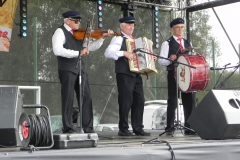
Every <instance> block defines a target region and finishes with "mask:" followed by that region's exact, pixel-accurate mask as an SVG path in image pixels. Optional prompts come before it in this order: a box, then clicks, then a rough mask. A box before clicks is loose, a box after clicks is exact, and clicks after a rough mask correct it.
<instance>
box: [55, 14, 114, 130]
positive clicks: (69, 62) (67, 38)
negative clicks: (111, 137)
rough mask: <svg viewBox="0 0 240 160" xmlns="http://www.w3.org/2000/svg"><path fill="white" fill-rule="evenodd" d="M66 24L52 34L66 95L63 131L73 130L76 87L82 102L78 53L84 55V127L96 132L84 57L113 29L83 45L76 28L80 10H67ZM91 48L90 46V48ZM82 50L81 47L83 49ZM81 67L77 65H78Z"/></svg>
mask: <svg viewBox="0 0 240 160" xmlns="http://www.w3.org/2000/svg"><path fill="white" fill-rule="evenodd" d="M62 16H63V18H64V24H63V25H61V26H60V27H58V28H57V29H56V30H55V32H54V34H53V36H52V47H53V52H54V54H55V55H56V56H57V60H58V74H59V80H60V83H61V98H62V100H61V101H62V123H63V130H62V132H63V133H73V132H74V129H73V124H72V121H73V120H72V114H73V113H72V111H73V110H74V109H73V98H74V90H75V93H76V97H77V100H78V105H79V72H80V69H79V68H80V66H79V65H77V62H78V56H79V54H80V56H81V57H82V58H81V59H82V66H81V73H82V81H81V82H82V83H81V85H82V86H81V88H82V90H83V92H82V97H83V101H82V116H83V117H82V127H83V130H84V132H85V133H94V130H93V111H92V98H91V94H90V88H89V83H88V75H87V72H86V70H85V65H84V56H86V55H88V54H89V51H94V50H97V49H98V48H100V47H101V45H102V44H103V41H104V38H105V37H107V36H110V35H111V34H113V31H111V30H108V33H105V34H103V36H102V38H100V39H98V40H96V41H93V42H90V44H89V46H86V45H84V47H83V48H81V46H82V43H83V40H76V39H75V38H74V36H73V33H72V32H71V31H72V30H77V29H78V28H79V25H80V21H81V17H80V13H79V12H77V11H67V12H65V13H63V14H62ZM86 47H88V48H86ZM80 49H81V50H80ZM76 66H77V68H76Z"/></svg>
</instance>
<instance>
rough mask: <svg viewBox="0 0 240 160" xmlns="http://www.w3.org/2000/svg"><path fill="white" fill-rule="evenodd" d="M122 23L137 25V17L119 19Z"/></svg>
mask: <svg viewBox="0 0 240 160" xmlns="http://www.w3.org/2000/svg"><path fill="white" fill-rule="evenodd" d="M119 22H120V23H135V17H132V16H129V17H123V18H120V19H119Z"/></svg>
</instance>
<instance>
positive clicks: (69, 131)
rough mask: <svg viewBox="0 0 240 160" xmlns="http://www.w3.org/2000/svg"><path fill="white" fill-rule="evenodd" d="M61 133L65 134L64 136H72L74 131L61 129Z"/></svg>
mask: <svg viewBox="0 0 240 160" xmlns="http://www.w3.org/2000/svg"><path fill="white" fill-rule="evenodd" d="M62 132H63V133H66V134H72V133H74V131H73V130H72V129H63V130H62Z"/></svg>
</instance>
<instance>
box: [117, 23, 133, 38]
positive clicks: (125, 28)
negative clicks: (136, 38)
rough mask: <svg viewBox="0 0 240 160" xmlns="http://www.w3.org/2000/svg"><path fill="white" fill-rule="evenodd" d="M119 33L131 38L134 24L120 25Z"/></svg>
mask: <svg viewBox="0 0 240 160" xmlns="http://www.w3.org/2000/svg"><path fill="white" fill-rule="evenodd" d="M120 28H121V31H123V33H125V34H126V35H128V36H131V35H132V33H133V31H134V23H125V24H123V25H120Z"/></svg>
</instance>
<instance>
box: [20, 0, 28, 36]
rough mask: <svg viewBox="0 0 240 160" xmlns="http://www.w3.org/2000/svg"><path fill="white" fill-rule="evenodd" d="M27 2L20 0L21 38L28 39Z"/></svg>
mask: <svg viewBox="0 0 240 160" xmlns="http://www.w3.org/2000/svg"><path fill="white" fill-rule="evenodd" d="M27 23H28V21H27V0H20V37H21V38H25V37H27Z"/></svg>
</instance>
